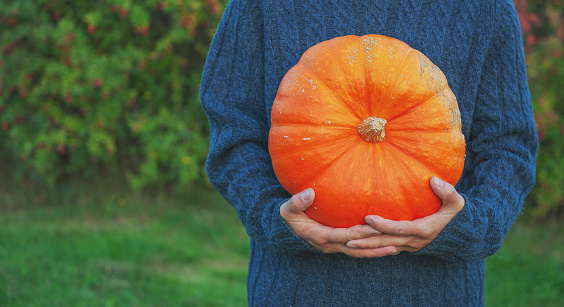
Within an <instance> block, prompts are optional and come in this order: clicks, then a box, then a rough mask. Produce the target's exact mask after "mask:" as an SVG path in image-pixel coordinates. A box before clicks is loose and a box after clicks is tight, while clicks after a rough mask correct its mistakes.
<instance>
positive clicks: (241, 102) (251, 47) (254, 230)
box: [200, 0, 315, 253]
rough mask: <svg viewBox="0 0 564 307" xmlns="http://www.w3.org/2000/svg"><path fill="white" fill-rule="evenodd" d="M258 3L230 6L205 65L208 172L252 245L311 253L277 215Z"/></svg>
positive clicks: (278, 192) (282, 195)
mask: <svg viewBox="0 0 564 307" xmlns="http://www.w3.org/2000/svg"><path fill="white" fill-rule="evenodd" d="M252 2H256V3H252ZM260 5H261V4H260V1H237V0H234V1H231V2H230V3H229V5H228V6H227V8H226V11H225V13H224V16H223V18H222V20H221V22H220V24H219V27H218V29H217V32H216V34H215V36H214V38H213V41H212V44H211V47H210V51H209V54H208V57H207V59H206V64H205V66H204V73H203V76H202V83H201V88H200V100H201V103H202V107H203V109H204V111H205V112H206V115H207V117H208V119H209V123H210V152H209V155H208V159H207V162H206V168H207V173H208V177H209V180H210V182H211V183H212V185H213V186H214V187H215V188H216V189H217V190H218V191H219V192H220V194H221V195H222V196H223V197H224V198H225V199H226V200H227V201H228V202H229V203H230V204H231V205H232V206H233V207H234V208H235V209H236V211H237V214H238V215H239V218H240V219H241V221H242V223H243V225H244V226H245V228H246V231H247V233H248V234H249V236H250V237H251V239H253V240H254V241H256V242H258V243H260V244H262V245H264V246H267V247H269V248H272V249H274V250H276V251H277V252H280V253H294V252H300V251H315V249H314V248H313V247H311V246H310V245H309V244H307V243H305V242H304V241H302V240H301V239H300V238H299V237H298V236H296V235H295V234H294V233H293V232H292V231H291V230H290V228H289V227H288V226H287V224H286V223H285V222H284V220H283V219H282V218H281V217H280V206H281V204H282V203H283V202H285V201H286V200H288V198H289V196H290V195H289V194H288V193H287V192H286V191H285V190H284V188H283V187H282V186H281V185H280V183H279V182H278V180H277V179H276V176H275V174H274V170H273V168H272V162H271V160H270V156H269V154H268V145H267V142H268V131H269V123H268V117H267V114H266V105H265V93H264V87H265V81H264V78H265V72H264V38H263V17H262V8H261V7H260Z"/></svg>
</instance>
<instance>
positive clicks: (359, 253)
mask: <svg viewBox="0 0 564 307" xmlns="http://www.w3.org/2000/svg"><path fill="white" fill-rule="evenodd" d="M341 253H344V254H346V255H349V256H351V257H355V258H376V257H385V256H390V255H397V254H398V253H399V250H398V249H397V247H395V246H385V247H382V248H372V249H356V248H348V247H346V246H344V247H343V248H342V249H341Z"/></svg>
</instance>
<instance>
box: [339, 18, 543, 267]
mask: <svg viewBox="0 0 564 307" xmlns="http://www.w3.org/2000/svg"><path fill="white" fill-rule="evenodd" d="M512 13H513V15H512V16H509V17H510V18H507V20H504V19H500V24H499V27H500V28H499V32H498V33H497V34H496V35H494V36H493V41H492V42H491V44H490V48H489V51H488V55H487V57H486V62H485V63H484V65H483V69H482V79H481V80H480V85H479V88H478V93H477V97H476V104H475V108H474V118H473V121H472V123H471V129H470V135H469V137H468V141H467V146H466V150H467V151H466V166H465V171H464V173H463V175H462V178H461V180H460V182H459V183H458V185H457V190H458V191H459V192H460V194H458V193H457V192H456V191H455V190H454V189H453V188H452V187H446V188H445V189H446V190H445V192H446V194H442V195H439V194H441V193H437V189H436V186H435V185H434V184H432V187H433V190H434V191H435V193H436V194H437V195H439V197H440V198H441V199H442V200H443V207H441V209H440V210H439V212H437V214H434V215H432V216H430V217H428V218H424V219H420V220H415V221H413V222H406V221H401V222H394V221H389V220H384V219H382V218H379V217H367V218H366V221H367V222H368V223H369V224H370V225H372V226H373V227H374V228H375V229H377V230H379V231H381V232H382V233H384V235H382V236H380V237H372V238H370V239H366V240H355V241H351V242H349V245H350V246H355V245H356V247H357V248H379V247H383V246H390V245H391V246H395V247H396V248H397V250H398V251H412V252H415V254H420V255H431V256H436V257H439V258H442V259H445V260H451V261H477V260H480V259H484V258H486V257H487V256H490V255H493V254H495V253H496V252H497V251H498V250H499V248H500V247H501V243H502V240H503V239H504V237H505V236H506V234H507V233H508V231H509V229H510V227H511V225H512V224H513V222H514V221H515V219H516V218H517V215H518V214H519V212H520V211H521V207H522V204H523V200H524V198H525V196H526V195H527V194H528V193H529V191H530V190H531V188H532V187H533V185H534V181H535V179H534V178H535V159H536V153H537V148H538V139H537V134H536V129H535V123H534V118H533V113H532V108H531V101H530V94H529V90H528V85H527V76H526V71H525V61H524V54H523V49H522V42H521V36H520V31H519V24H518V22H517V17H516V16H515V12H514V10H512ZM445 202H446V203H445ZM451 210H454V211H451ZM445 211H447V213H448V214H447V216H446V218H447V219H448V221H450V222H448V221H447V223H448V224H446V223H445V225H446V226H445V225H441V224H437V223H434V222H435V221H437V220H440V221H444V219H440V215H441V214H442V213H444V212H445ZM451 219H452V220H451ZM437 225H438V226H437ZM443 227H444V229H443ZM437 230H438V231H437Z"/></svg>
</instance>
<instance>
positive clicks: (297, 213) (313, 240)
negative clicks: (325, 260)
mask: <svg viewBox="0 0 564 307" xmlns="http://www.w3.org/2000/svg"><path fill="white" fill-rule="evenodd" d="M314 198H315V192H314V191H313V190H312V189H306V190H304V191H302V192H300V193H298V194H296V195H294V196H292V198H290V200H288V201H287V202H285V203H284V204H282V206H281V207H280V215H281V216H282V218H283V219H284V221H286V224H288V226H289V227H290V229H292V231H293V232H294V233H295V234H296V235H297V236H298V237H300V238H301V239H302V240H304V241H305V242H307V243H309V244H310V245H312V246H313V247H314V248H316V249H317V250H320V251H322V252H325V253H344V254H347V255H349V256H352V257H359V258H364V257H382V256H386V255H388V254H390V253H391V252H395V251H396V248H395V247H394V246H389V247H383V248H378V249H359V248H351V247H348V246H347V242H351V241H352V242H354V240H357V239H363V238H371V237H374V236H376V237H377V236H379V235H380V234H381V233H380V231H378V230H376V229H375V228H373V227H371V226H369V225H356V226H353V227H350V228H333V227H329V226H325V225H323V224H320V223H318V222H316V221H314V220H312V219H311V218H310V217H309V216H307V215H306V214H305V213H304V210H305V209H307V208H308V207H309V206H311V204H312V203H313V199H314Z"/></svg>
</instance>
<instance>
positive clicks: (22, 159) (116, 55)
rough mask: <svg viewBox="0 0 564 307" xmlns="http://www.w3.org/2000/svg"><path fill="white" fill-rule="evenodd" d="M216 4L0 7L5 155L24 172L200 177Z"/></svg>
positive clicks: (47, 0) (101, 2)
mask: <svg viewBox="0 0 564 307" xmlns="http://www.w3.org/2000/svg"><path fill="white" fill-rule="evenodd" d="M220 10H221V4H220V3H219V2H218V0H205V1H204V0H159V1H157V0H153V1H151V0H148V1H133V0H97V1H84V0H82V1H80V0H79V1H69V0H18V1H2V3H0V48H1V50H0V122H1V130H0V148H2V149H1V150H3V151H0V159H2V160H3V161H10V162H9V165H10V169H11V170H12V171H13V173H14V174H15V175H17V177H18V178H20V179H21V178H31V179H33V180H34V181H38V182H41V183H46V184H50V185H52V184H54V183H56V182H57V180H58V179H59V178H61V176H65V175H76V174H80V175H89V174H90V175H92V174H95V173H97V172H98V170H99V169H100V168H103V169H105V170H107V171H108V172H106V174H109V175H120V174H124V175H126V177H124V178H128V181H129V183H130V185H131V186H133V187H135V188H141V187H144V186H147V185H155V184H158V185H160V184H167V185H168V184H172V185H177V186H179V185H183V184H186V183H189V182H192V181H194V180H199V179H202V178H205V177H204V176H205V173H204V170H203V164H204V163H203V161H204V159H205V156H206V154H207V121H206V118H205V115H204V113H203V111H202V110H201V107H200V104H199V100H198V97H197V93H198V84H199V81H200V75H201V69H202V67H203V63H204V59H205V56H206V54H207V48H208V46H209V43H210V41H211V38H212V36H213V33H214V30H215V27H216V25H217V22H218V21H219V18H220Z"/></svg>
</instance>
